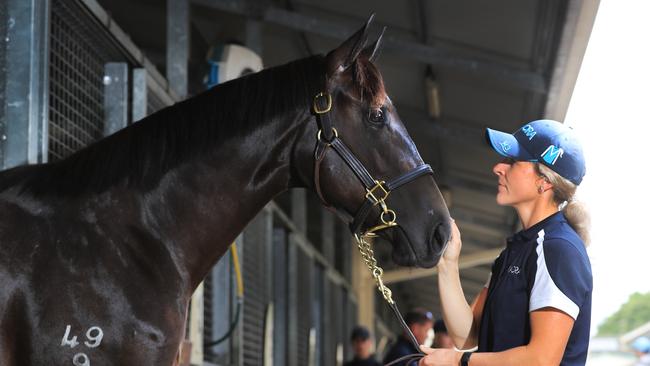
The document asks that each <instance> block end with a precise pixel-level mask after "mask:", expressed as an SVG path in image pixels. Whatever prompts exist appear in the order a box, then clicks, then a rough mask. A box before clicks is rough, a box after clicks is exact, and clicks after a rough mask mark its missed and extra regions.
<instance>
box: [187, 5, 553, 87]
mask: <svg viewBox="0 0 650 366" xmlns="http://www.w3.org/2000/svg"><path fill="white" fill-rule="evenodd" d="M192 2H193V3H194V4H197V5H202V6H206V7H210V8H214V9H217V10H220V11H224V12H228V13H234V14H238V15H242V16H246V17H258V18H259V19H260V20H262V21H264V22H267V23H271V24H275V25H279V26H284V27H287V28H290V29H294V30H297V31H302V32H307V33H312V34H318V35H320V36H324V37H329V38H334V39H340V40H344V39H347V38H348V37H349V36H350V35H351V34H352V33H354V31H355V30H356V29H355V28H352V27H349V26H346V25H344V24H339V23H336V22H331V21H327V20H324V19H320V18H317V17H313V16H309V15H304V14H300V13H298V12H296V11H289V10H285V9H281V8H277V7H274V6H266V7H265V8H264V9H261V10H260V9H259V8H257V7H255V6H254V5H251V4H252V3H254V2H251V1H241V0H192ZM251 9H255V10H256V11H251ZM382 44H383V47H384V50H386V51H392V52H395V53H397V54H399V55H400V56H402V57H408V58H411V59H414V60H416V61H420V62H423V63H426V64H431V65H436V66H444V67H452V68H455V69H460V70H463V71H465V72H469V73H471V74H474V75H476V76H481V77H484V76H491V77H492V78H494V79H497V80H499V81H500V82H502V83H506V84H509V85H512V86H514V87H518V88H521V89H523V90H529V91H534V92H538V93H545V92H546V89H547V86H546V81H545V79H544V77H543V76H542V75H541V74H540V73H536V72H532V71H528V70H523V69H521V68H516V67H511V66H507V65H503V64H499V63H496V62H489V61H482V60H478V59H473V58H469V57H466V56H458V55H453V54H450V53H449V52H447V51H444V50H442V49H440V48H439V47H433V46H428V45H425V44H422V43H419V42H413V41H409V40H405V39H401V38H397V37H393V36H390V35H385V36H384V38H383V41H382Z"/></svg>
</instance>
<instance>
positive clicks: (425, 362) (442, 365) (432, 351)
mask: <svg viewBox="0 0 650 366" xmlns="http://www.w3.org/2000/svg"><path fill="white" fill-rule="evenodd" d="M420 349H421V350H422V352H424V353H426V354H427V355H426V356H424V358H422V359H421V360H420V363H418V366H458V364H459V363H460V358H461V356H462V353H460V352H458V351H456V350H454V349H448V348H429V347H425V346H420Z"/></svg>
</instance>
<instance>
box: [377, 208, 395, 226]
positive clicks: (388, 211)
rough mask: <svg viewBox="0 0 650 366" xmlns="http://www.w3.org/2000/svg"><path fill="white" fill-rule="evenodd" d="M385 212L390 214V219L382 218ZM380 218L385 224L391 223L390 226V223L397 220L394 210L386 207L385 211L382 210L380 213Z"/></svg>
mask: <svg viewBox="0 0 650 366" xmlns="http://www.w3.org/2000/svg"><path fill="white" fill-rule="evenodd" d="M385 214H390V215H391V216H392V217H391V219H390V220H386V219H385V218H384V215H385ZM380 218H381V222H383V223H384V224H386V225H391V226H392V225H393V224H394V223H395V221H396V220H397V214H396V213H395V211H393V210H391V209H387V210H386V211H383V212H382V213H381V216H380Z"/></svg>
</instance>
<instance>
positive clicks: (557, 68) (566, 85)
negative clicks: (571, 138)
mask: <svg viewBox="0 0 650 366" xmlns="http://www.w3.org/2000/svg"><path fill="white" fill-rule="evenodd" d="M599 4H600V0H570V1H569V2H568V9H567V16H566V21H565V23H564V29H563V30H562V38H561V40H560V45H559V47H558V51H557V57H556V59H555V63H554V69H553V75H552V77H551V84H550V87H549V92H548V99H547V100H546V108H545V113H544V116H545V118H551V119H555V120H558V121H563V120H564V117H565V116H566V112H567V110H568V109H569V102H570V101H571V94H573V88H574V87H575V85H576V81H577V79H578V72H579V71H580V66H581V65H582V59H583V57H584V55H585V52H586V50H587V43H588V42H589V37H590V36H591V30H592V28H593V26H594V21H595V19H596V12H597V11H598V6H599Z"/></svg>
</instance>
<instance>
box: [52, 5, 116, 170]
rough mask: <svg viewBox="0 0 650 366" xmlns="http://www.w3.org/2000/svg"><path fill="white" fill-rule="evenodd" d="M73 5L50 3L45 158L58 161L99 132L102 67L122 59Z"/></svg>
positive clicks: (101, 125) (101, 31) (105, 36)
mask: <svg viewBox="0 0 650 366" xmlns="http://www.w3.org/2000/svg"><path fill="white" fill-rule="evenodd" d="M81 7H82V5H80V4H79V3H78V2H77V1H64V0H55V1H53V2H52V13H51V22H52V23H51V36H50V97H49V98H50V102H49V104H50V111H49V119H50V122H49V156H48V158H49V160H50V161H54V160H58V159H62V158H64V157H66V156H68V155H70V154H71V153H73V152H74V151H76V150H78V149H80V148H82V147H84V146H86V145H88V144H90V143H91V142H93V141H95V140H97V139H99V138H101V137H102V135H103V131H104V123H103V121H104V105H103V103H104V94H103V77H104V64H106V63H107V62H126V61H127V58H126V57H125V56H124V54H123V53H122V52H120V50H119V49H118V47H116V46H115V44H114V42H112V41H111V39H110V36H109V35H108V34H107V32H106V30H105V29H104V28H103V27H102V26H101V25H99V24H97V23H96V22H95V21H94V20H93V19H92V18H91V17H90V16H89V15H88V14H87V13H86V12H85V11H84V10H83V8H81Z"/></svg>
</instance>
